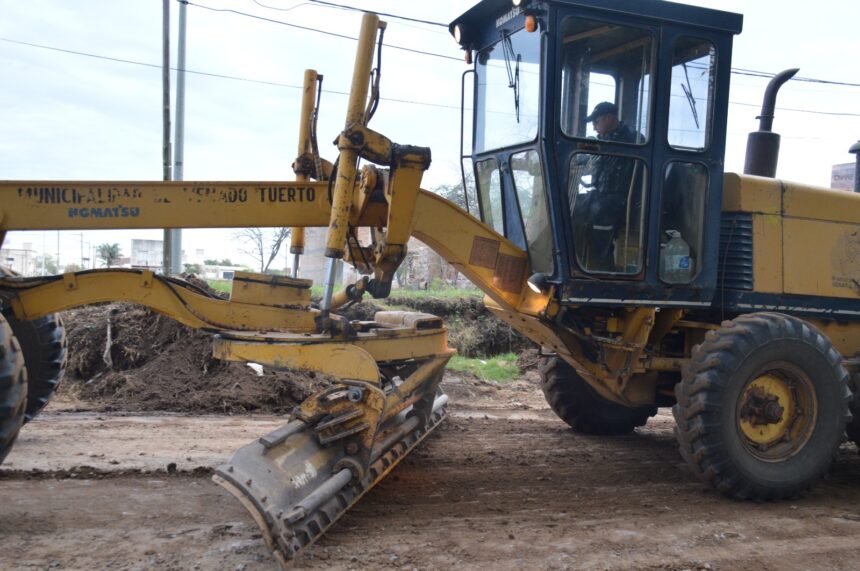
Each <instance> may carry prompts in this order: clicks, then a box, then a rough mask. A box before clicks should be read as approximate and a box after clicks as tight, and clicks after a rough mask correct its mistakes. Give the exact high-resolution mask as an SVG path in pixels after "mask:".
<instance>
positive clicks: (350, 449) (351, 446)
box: [346, 442, 358, 454]
mask: <svg viewBox="0 0 860 571" xmlns="http://www.w3.org/2000/svg"><path fill="white" fill-rule="evenodd" d="M357 452H358V444H357V443H356V442H348V443H347V445H346V453H347V454H355V453H357Z"/></svg>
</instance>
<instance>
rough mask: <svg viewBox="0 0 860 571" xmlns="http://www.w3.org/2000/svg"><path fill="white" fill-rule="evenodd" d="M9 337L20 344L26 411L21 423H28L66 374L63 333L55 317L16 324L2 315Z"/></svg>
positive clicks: (45, 403) (10, 316)
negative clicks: (25, 374)
mask: <svg viewBox="0 0 860 571" xmlns="http://www.w3.org/2000/svg"><path fill="white" fill-rule="evenodd" d="M5 317H6V320H7V321H8V322H9V325H10V327H11V328H12V333H13V334H14V335H15V337H16V338H17V339H18V342H19V343H20V344H21V351H22V352H23V353H24V362H25V363H26V364H27V377H28V379H29V380H28V383H27V384H28V389H27V410H26V412H25V413H24V422H25V423H27V422H30V421H31V420H33V418H34V417H35V416H36V415H37V414H39V412H40V411H41V410H42V409H43V408H45V406H46V405H47V404H48V401H50V400H51V397H52V396H53V395H54V392H55V391H56V390H57V387H58V386H59V384H60V381H62V380H63V375H64V374H65V371H66V329H65V327H64V326H63V320H62V319H61V318H60V316H59V315H57V314H53V315H48V316H46V317H39V318H36V319H33V320H30V321H19V320H17V319H16V318H15V316H14V315H12V313H11V312H9V311H7V312H6V313H5Z"/></svg>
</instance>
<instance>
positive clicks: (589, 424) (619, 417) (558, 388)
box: [540, 356, 657, 436]
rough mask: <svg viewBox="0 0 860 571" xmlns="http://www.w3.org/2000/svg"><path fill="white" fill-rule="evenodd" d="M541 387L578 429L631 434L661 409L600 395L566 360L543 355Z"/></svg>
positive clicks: (554, 407)
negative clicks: (627, 403)
mask: <svg viewBox="0 0 860 571" xmlns="http://www.w3.org/2000/svg"><path fill="white" fill-rule="evenodd" d="M540 376H541V388H542V389H543V394H544V397H546V402H547V403H549V406H550V408H552V410H553V412H555V414H556V415H558V417H559V418H560V419H562V420H563V421H565V422H566V423H567V424H569V425H570V427H571V428H573V429H574V430H575V431H576V432H581V433H583V434H595V435H604V436H611V435H620V434H629V433H631V432H633V429H634V428H636V427H637V426H644V425H645V423H646V422H648V419H649V418H651V417H652V416H654V415H655V414H657V408H656V407H653V406H642V407H636V408H628V407H625V406H622V405H619V404H616V403H613V402H611V401H608V400H606V399H604V398H602V397H600V396H599V395H598V394H597V393H595V392H594V390H593V389H592V388H591V387H590V386H589V385H588V383H587V382H585V380H583V378H582V377H580V376H579V374H578V373H577V372H576V371H575V370H574V368H573V367H571V366H570V365H569V364H568V363H567V362H565V361H564V359H561V358H559V357H555V356H550V357H542V358H541V363H540Z"/></svg>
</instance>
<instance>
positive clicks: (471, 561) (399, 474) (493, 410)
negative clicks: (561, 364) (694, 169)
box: [0, 379, 860, 571]
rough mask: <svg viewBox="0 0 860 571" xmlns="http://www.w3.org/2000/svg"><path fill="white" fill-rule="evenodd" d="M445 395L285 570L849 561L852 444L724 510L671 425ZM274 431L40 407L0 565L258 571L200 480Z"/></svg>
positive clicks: (761, 566)
mask: <svg viewBox="0 0 860 571" xmlns="http://www.w3.org/2000/svg"><path fill="white" fill-rule="evenodd" d="M446 385H447V387H448V391H449V393H451V396H452V403H453V404H452V406H451V407H450V412H451V414H450V416H449V418H448V419H447V421H446V422H445V423H444V424H443V426H442V428H440V429H439V430H438V431H437V433H436V434H435V435H433V436H431V437H430V438H428V440H427V441H426V442H425V443H424V444H423V445H422V446H421V447H420V448H419V449H418V450H417V451H416V452H415V453H414V454H412V455H411V456H410V457H409V458H407V459H406V460H405V461H404V463H403V464H402V465H401V466H400V467H398V468H397V469H396V470H395V472H394V473H393V475H392V476H391V477H389V478H388V479H386V480H385V481H384V482H383V483H382V484H380V485H379V486H378V487H377V488H375V489H374V490H373V491H372V492H371V493H369V494H368V496H367V497H366V498H365V499H364V500H363V501H362V502H361V503H360V504H359V505H358V506H357V507H356V508H355V509H353V510H352V511H351V512H349V513H348V514H347V515H346V516H344V518H343V519H341V521H340V522H339V523H338V524H337V525H336V526H335V527H334V528H333V530H332V531H331V532H330V533H329V534H328V535H327V536H326V537H325V538H324V539H323V540H322V541H321V542H320V543H318V544H317V545H316V546H314V547H312V548H311V549H310V550H308V551H307V552H306V553H305V554H304V555H302V556H301V557H300V558H299V559H297V560H296V562H295V568H296V569H375V568H398V569H401V568H402V569H407V570H408V569H447V568H457V569H490V568H492V569H503V570H504V569H649V570H658V569H659V570H682V569H698V570H701V569H714V570H717V569H723V570H729V569H731V570H745V569H748V570H755V571H763V570H805V569H857V568H858V565H860V563H858V558H860V458H858V455H857V449H856V448H855V447H854V446H853V445H848V444H846V445H844V446H843V448H842V450H841V451H840V455H839V458H838V460H837V464H836V466H835V468H834V470H833V474H832V477H831V479H830V480H828V481H826V482H824V483H822V484H821V485H819V486H818V487H817V488H816V489H815V490H814V491H813V492H812V493H811V494H810V495H808V496H807V497H805V498H802V499H798V500H796V501H792V502H780V503H759V504H756V503H739V502H734V501H729V500H726V499H723V498H721V497H719V496H717V495H715V494H714V493H713V492H711V491H709V490H706V489H705V488H704V487H703V486H702V485H701V484H699V483H698V482H696V481H694V480H693V479H692V476H691V475H690V473H689V472H688V471H687V470H686V468H685V467H684V466H683V465H682V464H681V461H680V457H679V456H678V454H677V452H676V450H675V444H674V441H673V437H672V426H673V421H672V418H671V416H670V415H669V413H668V411H661V414H660V415H659V416H658V417H656V418H654V419H652V420H651V421H650V422H649V424H648V426H647V427H645V428H644V429H641V430H639V431H637V433H635V434H633V435H631V436H627V437H620V438H619V437H614V438H597V437H585V436H579V435H576V434H573V433H572V432H571V431H570V430H568V429H567V427H566V425H564V424H563V423H562V422H561V421H559V420H557V419H556V418H555V417H554V416H553V415H552V413H551V412H549V410H548V409H546V407H545V405H543V401H542V398H541V397H540V395H539V394H538V393H537V392H536V391H535V390H534V388H533V386H532V387H529V385H527V384H525V383H521V384H519V385H517V386H514V387H513V388H506V389H501V390H497V389H494V388H492V387H489V386H486V385H481V384H468V383H462V382H459V381H458V380H457V379H453V380H449V381H447V383H446ZM61 404H62V403H61ZM281 423H282V419H279V418H276V417H271V416H265V417H264V416H259V417H240V416H224V417H217V416H196V417H188V416H177V415H154V416H145V417H143V416H124V415H121V414H116V413H113V414H105V413H75V412H68V411H65V410H63V409H62V407H57V406H55V407H54V408H53V410H52V411H49V412H48V413H47V414H45V415H44V417H41V418H39V419H38V420H37V421H35V422H33V423H32V424H31V425H29V426H27V427H26V428H25V429H24V431H23V432H22V434H21V438H20V442H19V444H18V445H17V446H16V448H15V449H14V450H13V452H12V454H11V455H10V456H9V458H8V462H7V464H4V466H3V467H2V468H0V546H2V549H0V569H4V570H5V569H10V570H11V569H140V570H144V569H147V570H148V569H158V570H186V569H218V570H222V569H223V570H228V571H232V570H237V571H239V570H244V571H252V570H261V569H273V568H274V561H273V559H272V558H271V556H270V555H269V554H268V553H267V551H266V549H265V546H264V545H263V542H262V539H261V538H260V534H259V532H258V531H257V529H256V528H255V526H254V525H253V523H252V521H251V518H250V517H249V516H248V515H247V514H246V513H245V512H244V510H243V509H242V508H241V506H239V504H238V503H237V502H236V501H235V500H233V499H232V497H230V496H229V495H228V494H227V493H226V492H223V491H222V490H221V489H220V488H219V487H218V486H216V485H215V484H213V483H212V482H211V481H210V480H209V477H208V475H209V471H210V469H211V468H212V467H214V466H215V465H217V464H218V463H220V462H222V461H224V460H226V459H227V458H228V457H229V455H230V453H231V452H232V450H234V449H235V448H237V447H238V446H240V445H242V444H244V443H245V442H247V441H249V440H251V439H253V438H254V437H256V436H258V435H260V434H263V433H265V432H267V431H269V430H271V429H273V428H274V427H276V426H279V425H280V424H281ZM172 463H175V464H176V472H175V473H173V474H168V472H167V466H168V464H172ZM171 471H173V470H172V468H171Z"/></svg>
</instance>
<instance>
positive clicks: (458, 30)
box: [454, 24, 463, 44]
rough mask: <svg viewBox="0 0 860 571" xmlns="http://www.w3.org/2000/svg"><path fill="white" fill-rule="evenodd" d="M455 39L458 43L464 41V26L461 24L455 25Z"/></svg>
mask: <svg viewBox="0 0 860 571" xmlns="http://www.w3.org/2000/svg"><path fill="white" fill-rule="evenodd" d="M454 41H455V42H457V43H458V44H462V43H463V27H462V26H460V24H457V25H456V26H454Z"/></svg>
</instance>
